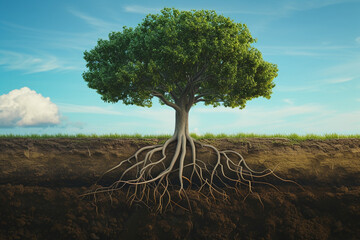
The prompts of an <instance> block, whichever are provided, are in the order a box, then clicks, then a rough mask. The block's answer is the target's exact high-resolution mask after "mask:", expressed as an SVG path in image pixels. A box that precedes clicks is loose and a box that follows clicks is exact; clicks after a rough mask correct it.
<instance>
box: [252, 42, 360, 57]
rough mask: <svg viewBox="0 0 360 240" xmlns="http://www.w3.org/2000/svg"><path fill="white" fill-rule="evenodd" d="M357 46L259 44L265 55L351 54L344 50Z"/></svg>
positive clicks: (356, 47)
mask: <svg viewBox="0 0 360 240" xmlns="http://www.w3.org/2000/svg"><path fill="white" fill-rule="evenodd" d="M358 48H359V47H358V46H349V45H347V46H345V45H325V44H324V45H318V46H261V45H260V46H259V49H261V50H262V52H263V53H264V54H265V55H288V56H338V55H352V54H353V53H352V52H350V53H348V52H344V50H352V49H358Z"/></svg>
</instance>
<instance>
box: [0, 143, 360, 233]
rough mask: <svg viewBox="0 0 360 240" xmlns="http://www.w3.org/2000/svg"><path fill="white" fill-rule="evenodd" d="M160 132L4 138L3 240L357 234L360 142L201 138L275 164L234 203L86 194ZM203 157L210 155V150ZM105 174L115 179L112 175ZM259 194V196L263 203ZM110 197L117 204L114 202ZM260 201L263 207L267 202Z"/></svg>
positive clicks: (0, 163) (258, 165)
mask: <svg viewBox="0 0 360 240" xmlns="http://www.w3.org/2000/svg"><path fill="white" fill-rule="evenodd" d="M158 142H159V140H157V139H150V140H149V139H146V140H144V139H142V140H139V139H59V138H57V139H0V239H359V236H360V139H337V140H323V141H315V140H309V141H303V142H294V141H290V140H286V139H216V140H203V142H207V143H211V144H213V145H214V146H216V147H217V148H219V149H220V150H224V149H232V150H235V151H238V152H239V153H241V154H242V155H243V156H244V158H245V160H246V161H247V163H248V164H249V165H250V167H252V168H254V169H256V170H261V169H264V168H268V167H270V168H273V167H275V166H277V168H276V173H277V174H278V175H279V176H281V177H284V178H287V179H292V180H295V181H296V182H298V183H300V184H301V185H302V186H303V187H304V189H305V190H302V189H301V188H299V187H298V186H296V185H295V184H288V183H283V182H279V181H276V180H271V179H270V180H269V181H271V182H272V183H274V184H276V186H277V187H278V188H279V190H280V191H277V190H275V189H274V188H272V187H270V186H267V185H255V186H254V191H256V192H257V193H258V195H256V194H253V195H249V196H248V197H247V198H246V200H245V201H244V196H245V195H246V191H247V189H246V188H244V194H243V195H241V194H235V193H233V192H231V191H229V193H228V194H229V196H230V198H229V200H228V201H220V200H217V201H214V200H211V199H206V198H205V197H203V196H202V195H199V194H198V193H197V192H195V191H189V192H188V195H189V198H190V202H191V210H192V211H191V212H189V211H187V210H183V209H181V208H178V207H177V208H176V207H175V208H174V211H168V212H166V213H164V214H154V213H152V212H151V211H149V210H148V209H147V208H145V207H144V206H140V205H135V206H132V207H129V206H128V205H127V201H126V200H127V199H126V197H125V193H124V192H121V191H118V192H116V193H115V194H114V195H113V196H112V198H111V199H110V198H109V197H107V196H106V195H98V196H97V202H96V203H95V202H94V199H93V198H81V197H79V194H82V193H84V192H86V191H87V190H88V189H89V187H90V186H91V185H92V184H93V183H94V182H95V181H96V180H97V179H98V177H99V176H100V175H101V174H102V173H103V172H104V171H106V170H107V169H109V168H110V167H112V166H114V165H116V164H117V163H118V162H119V161H121V160H123V159H126V158H127V157H129V156H131V155H132V154H133V153H134V152H135V151H136V150H137V149H138V148H140V147H142V146H146V145H150V144H156V143H158ZM198 157H199V158H201V159H206V158H211V153H209V150H208V149H199V153H198ZM108 180H111V179H110V177H109V179H108ZM258 196H260V199H261V201H260V200H259V198H258ZM111 200H112V201H111ZM262 204H263V205H262Z"/></svg>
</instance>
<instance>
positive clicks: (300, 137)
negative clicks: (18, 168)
mask: <svg viewBox="0 0 360 240" xmlns="http://www.w3.org/2000/svg"><path fill="white" fill-rule="evenodd" d="M190 135H191V137H193V138H195V139H198V140H201V139H219V138H286V139H290V140H294V141H303V140H311V139H313V140H326V139H346V138H357V139H360V134H349V135H343V134H336V133H331V134H323V135H316V134H306V135H298V134H295V133H292V134H255V133H237V134H224V133H220V134H213V133H205V134H203V135H197V134H195V133H191V134H190ZM170 137H171V135H170V134H162V135H142V134H103V135H98V134H53V135H50V134H41V135H39V134H28V135H14V134H3V135H0V138H33V139H46V138H119V139H127V138H133V139H149V138H156V139H164V138H170Z"/></svg>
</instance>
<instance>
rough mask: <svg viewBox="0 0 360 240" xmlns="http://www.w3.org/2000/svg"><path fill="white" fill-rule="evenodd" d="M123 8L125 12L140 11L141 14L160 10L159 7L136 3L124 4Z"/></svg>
mask: <svg viewBox="0 0 360 240" xmlns="http://www.w3.org/2000/svg"><path fill="white" fill-rule="evenodd" d="M124 9H125V11H126V12H131V13H141V14H149V13H153V12H159V11H160V8H148V7H143V6H138V5H132V6H125V8H124Z"/></svg>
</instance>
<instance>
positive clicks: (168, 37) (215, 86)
mask: <svg viewBox="0 0 360 240" xmlns="http://www.w3.org/2000/svg"><path fill="white" fill-rule="evenodd" d="M255 41H256V40H255V39H254V38H253V37H252V36H251V34H250V32H249V30H248V28H247V26H246V25H245V24H241V23H236V22H234V21H233V20H231V19H230V18H228V17H225V16H223V15H218V14H216V12H215V11H207V10H200V11H196V10H192V11H179V10H176V9H170V8H165V9H163V10H162V11H161V13H160V14H149V15H147V16H146V17H145V19H144V20H143V21H142V22H141V23H140V24H139V25H138V26H136V27H134V28H128V27H123V30H122V31H119V32H112V33H110V34H109V39H108V40H102V39H100V40H99V41H98V43H97V45H96V46H95V47H94V48H93V49H92V50H90V51H85V53H84V58H85V60H86V62H87V65H86V66H87V68H88V70H87V71H85V72H84V73H83V78H84V80H85V81H86V82H87V83H88V86H89V87H90V88H93V89H96V90H97V92H98V93H99V94H100V95H101V96H102V99H103V100H104V101H107V102H118V101H120V100H122V101H123V102H124V103H125V104H134V105H138V106H146V107H150V106H151V105H152V98H153V97H158V98H159V99H160V102H161V103H163V104H166V105H168V106H171V107H173V108H174V109H176V110H178V109H179V107H180V106H185V107H186V109H187V110H189V109H190V108H191V106H192V105H193V104H196V103H198V102H204V103H205V104H206V105H213V106H219V105H221V104H222V105H224V106H226V107H240V108H243V107H245V104H246V101H247V100H250V99H252V98H256V97H260V96H262V97H265V98H270V95H271V93H272V88H273V87H274V86H275V84H274V83H273V79H274V78H275V77H276V76H277V66H276V65H275V64H272V63H269V62H266V61H264V60H263V58H262V54H261V53H260V51H259V50H257V49H256V48H254V47H252V46H251V44H252V43H254V42H255Z"/></svg>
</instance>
